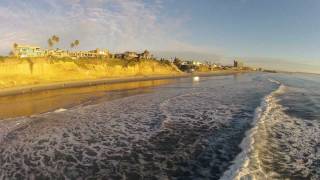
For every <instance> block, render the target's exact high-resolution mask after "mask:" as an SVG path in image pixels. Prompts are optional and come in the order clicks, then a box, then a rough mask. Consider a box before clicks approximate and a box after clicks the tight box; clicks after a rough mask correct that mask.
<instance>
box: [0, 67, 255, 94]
mask: <svg viewBox="0 0 320 180" xmlns="http://www.w3.org/2000/svg"><path fill="white" fill-rule="evenodd" d="M248 72H252V71H237V70H224V71H213V72H196V73H181V74H172V75H170V74H169V75H147V76H128V77H118V78H102V79H94V80H92V79H91V80H78V81H62V82H53V83H44V84H34V85H26V86H17V87H12V88H3V89H0V97H3V96H13V95H19V94H26V93H32V92H41V91H46V90H56V89H64V88H77V87H86V86H96V85H103V84H117V83H127V82H137V81H150V80H161V79H175V78H187V77H192V76H203V77H205V76H223V75H230V74H236V73H248Z"/></svg>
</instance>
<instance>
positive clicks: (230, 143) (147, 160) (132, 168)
mask: <svg viewBox="0 0 320 180" xmlns="http://www.w3.org/2000/svg"><path fill="white" fill-rule="evenodd" d="M319 87H320V77H319V76H317V75H302V74H263V73H260V74H259V73H249V74H235V75H228V76H211V77H200V78H184V79H180V80H177V81H176V82H175V83H172V84H166V85H161V86H159V87H154V88H152V90H150V91H148V92H147V93H142V94H133V95H130V96H126V97H123V98H117V99H113V100H108V101H99V102H97V103H95V104H85V103H84V104H83V105H78V106H76V107H73V108H70V109H64V108H60V109H58V110H55V111H53V112H48V113H44V114H39V115H31V116H25V117H16V118H11V119H5V120H2V121H0V130H2V132H1V133H0V179H26V178H29V179H77V178H79V179H148V180H149V179H319V177H320V162H319V161H320V143H319V139H320V134H319V133H320V118H319V114H320V112H319V106H320V97H319V96H320V94H319V93H320V92H319Z"/></svg>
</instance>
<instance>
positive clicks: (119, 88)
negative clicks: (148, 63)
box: [0, 79, 174, 119]
mask: <svg viewBox="0 0 320 180" xmlns="http://www.w3.org/2000/svg"><path fill="white" fill-rule="evenodd" d="M173 81H174V80H172V79H171V80H169V79H164V80H150V81H138V82H128V83H117V84H108V85H98V86H89V87H82V88H66V89H57V90H48V91H42V92H36V93H28V94H22V95H15V96H6V97H0V119H5V118H11V117H19V116H30V115H34V114H40V113H44V112H48V111H54V110H56V109H59V108H70V107H73V106H77V105H80V104H88V103H89V104H90V103H97V102H101V101H106V100H113V99H118V98H121V97H127V96H131V95H135V94H141V93H147V92H150V91H151V89H150V88H149V87H154V86H159V85H164V84H168V83H170V82H173Z"/></svg>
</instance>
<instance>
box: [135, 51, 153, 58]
mask: <svg viewBox="0 0 320 180" xmlns="http://www.w3.org/2000/svg"><path fill="white" fill-rule="evenodd" d="M138 57H139V59H152V58H153V55H152V54H151V53H150V52H149V51H148V50H145V51H143V53H140V54H138Z"/></svg>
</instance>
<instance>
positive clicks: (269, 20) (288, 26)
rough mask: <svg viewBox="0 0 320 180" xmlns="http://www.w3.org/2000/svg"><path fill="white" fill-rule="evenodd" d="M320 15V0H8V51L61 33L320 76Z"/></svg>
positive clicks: (1, 30)
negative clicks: (16, 46) (13, 46)
mask: <svg viewBox="0 0 320 180" xmlns="http://www.w3.org/2000/svg"><path fill="white" fill-rule="evenodd" d="M319 17H320V1H319V0H197V1H195V0H0V54H2V55H6V54H8V53H9V51H10V49H11V48H12V44H13V43H18V44H32V45H39V46H41V47H43V48H47V46H48V45H47V40H48V38H49V37H50V36H51V35H53V34H55V35H58V36H59V37H60V39H61V40H60V43H59V44H57V45H56V46H55V47H57V48H64V49H70V43H71V42H72V41H74V40H75V39H78V40H80V46H79V47H77V49H83V50H91V49H95V48H107V49H110V51H112V52H121V51H126V50H137V51H141V50H144V49H149V50H151V51H152V52H153V53H154V54H156V55H157V56H159V57H160V56H165V57H174V56H179V57H183V58H189V59H199V60H207V61H214V62H220V63H231V60H233V59H235V58H237V59H241V60H242V61H244V62H245V63H247V64H249V65H252V66H257V67H265V68H269V69H277V70H286V71H304V72H313V73H320V20H319Z"/></svg>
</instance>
